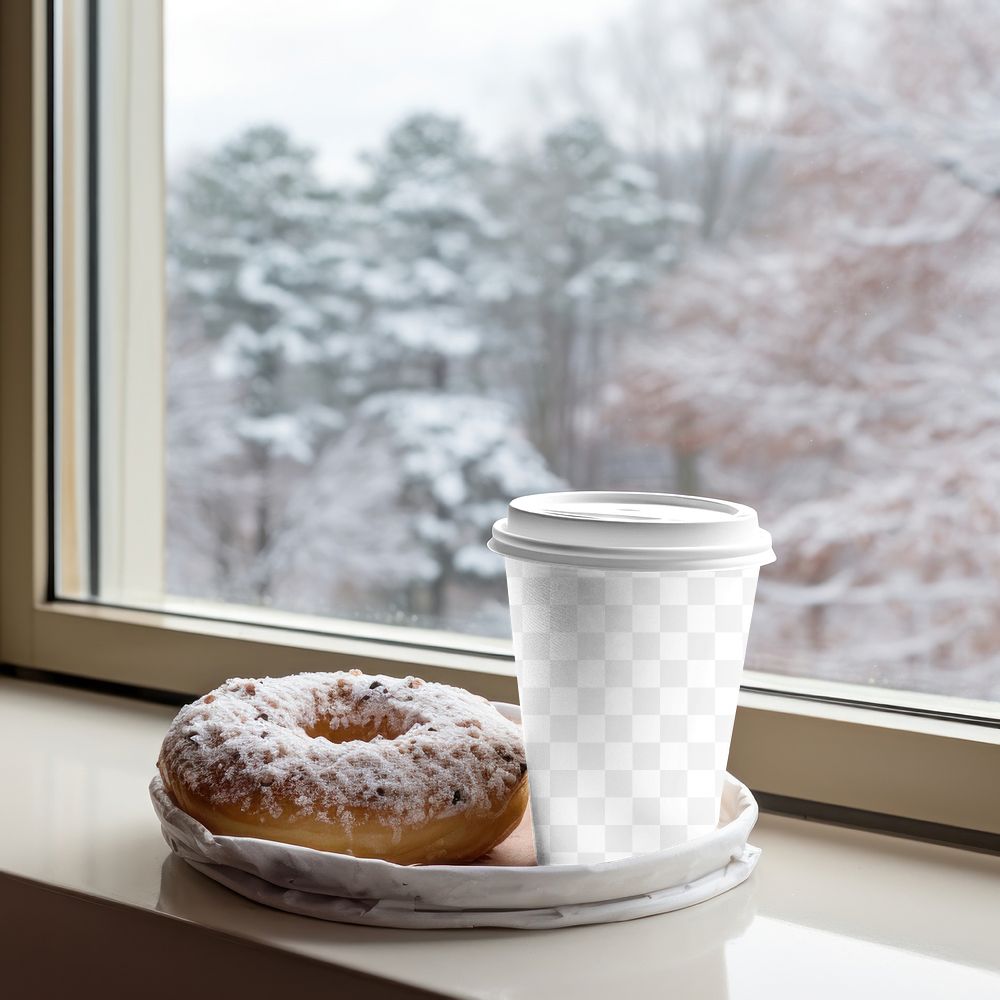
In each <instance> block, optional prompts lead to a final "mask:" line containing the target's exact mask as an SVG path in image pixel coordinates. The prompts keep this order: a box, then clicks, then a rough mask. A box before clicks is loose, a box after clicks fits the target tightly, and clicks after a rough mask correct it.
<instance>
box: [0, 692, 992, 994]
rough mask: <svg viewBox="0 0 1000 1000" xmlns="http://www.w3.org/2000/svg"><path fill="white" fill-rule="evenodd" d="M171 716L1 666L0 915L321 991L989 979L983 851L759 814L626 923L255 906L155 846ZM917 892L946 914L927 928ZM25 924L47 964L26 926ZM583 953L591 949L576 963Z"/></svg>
mask: <svg viewBox="0 0 1000 1000" xmlns="http://www.w3.org/2000/svg"><path fill="white" fill-rule="evenodd" d="M171 715H172V709H171V708H169V707H165V706H158V705H151V704H146V703H142V702H134V701H131V700H127V699H122V698H115V697H111V696H108V695H99V694H93V693H89V692H81V691H73V690H68V689H65V688H60V687H55V686H51V685H42V684H35V683H30V682H25V681H19V680H12V679H9V678H0V762H2V763H0V781H2V783H3V787H4V789H5V799H6V802H7V805H8V807H9V814H10V815H15V816H18V817H19V821H18V823H17V824H15V825H14V826H12V827H11V828H10V829H9V830H8V833H9V834H10V836H8V837H5V838H4V839H3V841H2V842H0V873H3V875H2V876H0V907H2V906H8V905H13V902H12V901H17V900H18V899H25V898H28V896H30V898H31V899H32V900H33V903H32V905H31V907H30V909H31V914H30V915H29V916H31V917H32V919H37V920H38V921H41V920H43V919H44V914H45V913H46V912H48V910H51V911H52V912H56V911H57V910H58V911H59V912H60V913H62V912H63V911H64V910H66V899H65V894H66V893H69V894H71V895H75V896H76V897H77V898H78V899H80V898H82V899H83V900H84V901H89V902H91V903H94V902H102V903H107V902H111V903H114V904H117V906H118V907H126V908H128V911H129V912H131V913H132V914H133V920H132V924H131V927H132V930H131V931H130V935H129V937H130V943H129V947H130V949H131V948H132V947H133V944H134V946H135V947H140V943H138V942H137V941H136V942H133V939H137V937H138V936H139V935H140V934H145V935H146V938H145V942H144V947H145V953H146V954H149V955H151V956H153V957H154V958H155V956H157V955H159V956H160V957H162V949H163V948H164V947H166V944H165V942H167V941H170V940H172V939H173V938H172V936H175V935H176V927H174V926H173V925H171V926H167V924H168V921H167V918H170V917H173V918H176V919H179V920H181V921H185V922H187V924H188V925H189V929H192V930H200V931H202V932H204V933H205V934H208V935H214V936H213V937H212V938H211V940H212V941H216V942H217V941H218V937H217V935H219V934H222V935H225V936H226V938H227V939H228V941H229V942H230V943H232V942H236V943H242V944H244V945H250V946H252V948H253V949H254V952H253V956H254V957H253V962H254V967H255V968H257V967H260V969H261V975H262V976H263V975H265V972H266V969H267V968H268V967H269V965H270V964H271V963H279V962H284V961H285V960H287V959H288V958H289V957H292V958H294V959H295V960H297V961H299V962H302V963H303V975H305V973H306V972H307V971H309V970H308V969H306V968H305V965H306V964H311V963H315V962H320V963H323V966H324V967H325V969H326V973H325V974H326V977H327V978H326V982H327V984H328V986H332V987H336V986H338V985H340V986H345V987H346V986H351V985H353V987H354V988H355V989H356V988H358V982H359V980H358V977H359V976H367V977H374V978H375V979H377V980H378V981H379V982H378V983H377V984H373V985H377V986H378V989H376V990H374V991H373V992H372V994H371V995H378V996H383V995H384V996H394V995H399V996H408V995H414V994H413V993H412V992H410V991H412V990H414V989H416V990H420V989H422V990H426V991H428V992H429V993H430V994H431V995H439V996H451V997H468V998H478V997H483V998H485V997H494V996H497V995H498V994H500V993H502V994H503V995H504V996H509V997H518V998H531V997H548V996H553V995H573V996H579V997H581V998H585V997H588V996H595V997H596V996H607V995H609V994H610V993H611V992H612V991H615V992H625V993H627V994H628V995H630V996H647V995H654V994H658V993H659V992H661V991H662V989H663V984H664V983H669V984H670V987H671V991H672V992H673V993H675V994H676V995H678V996H701V997H706V998H712V997H720V998H721V997H737V996H751V995H752V996H758V995H769V996H775V997H782V996H789V997H792V996H801V995H802V991H803V990H804V989H807V990H808V992H809V993H810V996H813V997H817V998H822V997H827V996H829V997H834V996H837V997H839V996H842V995H843V994H844V993H845V992H847V991H848V990H849V989H856V987H857V984H859V983H865V984H866V989H867V990H868V991H869V992H872V991H878V992H881V991H882V990H883V988H884V989H888V988H889V986H888V984H890V983H891V986H892V990H893V991H895V992H906V991H907V990H910V991H912V992H911V995H914V996H916V995H920V996H935V995H946V994H947V995H961V996H963V997H967V998H970V1000H972V998H975V997H980V996H982V997H986V996H996V995H997V992H998V991H1000V956H998V954H997V951H996V948H995V940H994V935H993V934H992V932H991V928H992V921H993V918H994V917H995V901H996V898H997V896H998V895H1000V857H994V856H990V855H986V854H978V853H973V852H969V851H961V850H958V849H955V848H949V847H941V846H937V845H932V844H926V843H918V842H914V841H908V840H902V839H898V838H890V837H886V836H882V835H878V834H873V833H865V832H860V831H856V830H846V829H841V828H838V827H833V826H826V825H823V824H819V823H809V822H805V821H802V820H797V819H790V818H787V817H781V816H772V815H766V814H765V815H763V816H762V817H761V820H760V823H759V825H758V827H757V829H756V830H755V831H754V835H753V842H754V843H755V844H758V845H759V846H761V847H763V848H764V856H763V859H762V861H761V864H760V866H759V868H758V870H757V872H756V873H755V874H754V875H753V876H752V878H751V879H750V880H749V881H748V882H747V883H746V884H744V885H743V886H740V887H739V888H737V889H735V890H733V891H732V892H730V893H727V894H726V895H725V896H722V897H720V898H718V899H716V900H712V901H710V902H709V903H705V904H702V905H701V906H696V907H693V908H691V909H688V910H684V911H680V912H678V913H673V914H666V915H664V916H660V917H650V918H646V919H644V920H639V921H634V922H631V923H625V924H616V925H606V926H602V927H584V928H576V929H569V930H563V931H560V932H558V933H552V934H546V933H541V932H534V933H533V932H515V931H496V930H482V931H469V932H450V931H449V932H430V931H425V932H419V933H417V934H414V933H413V932H407V931H392V930H373V929H371V928H357V927H349V926H341V925H337V924H327V923H322V922H320V921H315V920H308V919H305V918H300V917H293V916H290V915H288V914H283V913H278V912H276V911H272V910H268V909H265V908H263V907H258V906H255V905H253V904H251V903H248V902H247V901H245V900H243V899H241V898H239V897H237V896H235V895H233V894H231V893H229V892H227V891H226V890H225V889H222V888H221V887H219V886H217V885H215V884H214V883H211V882H210V881H209V880H207V879H204V878H202V877H201V876H199V875H198V874H196V873H195V872H193V871H191V870H190V869H188V868H187V867H186V866H184V865H183V863H181V862H179V861H177V860H176V859H175V858H173V857H171V856H170V855H169V853H168V851H167V848H166V846H165V845H164V843H163V840H162V838H161V836H160V832H159V828H158V826H157V823H156V819H155V817H154V815H153V812H152V808H151V807H150V805H149V800H148V796H147V792H146V786H147V784H148V781H149V778H150V776H151V774H152V771H153V761H154V760H155V758H156V753H157V750H158V748H159V743H160V740H161V738H162V735H163V732H164V730H165V728H166V726H167V723H168V721H169V719H170V718H171ZM53 889H54V890H58V891H57V892H52V891H51V890H53ZM861 899H863V900H864V901H865V905H864V906H863V907H862V906H859V905H858V901H859V900H861ZM926 899H933V900H934V907H935V910H936V912H939V913H945V914H948V919H947V920H927V919H926V906H925V905H924V904H923V903H922V902H921V901H922V900H926ZM19 905H20V904H19ZM70 909H71V910H72V908H70ZM136 911H139V912H136ZM73 912H76V913H77V916H76V917H75V918H74V919H76V920H77V921H78V922H79V925H80V929H81V934H83V933H84V932H85V927H84V923H85V922H86V923H87V925H88V926H100V927H102V928H103V927H104V925H105V924H106V926H107V929H108V930H109V932H112V931H113V929H114V928H115V927H117V926H119V925H120V924H121V920H120V919H119V917H118V916H116V911H115V910H114V908H108V907H106V906H104V907H94V906H90V907H83V908H82V909H81V907H80V906H77V907H76V910H75V911H73ZM18 915H19V914H9V915H8V916H9V917H11V918H13V917H17V916H18ZM20 916H22V918H26V917H25V914H20ZM5 923H6V922H5ZM33 931H37V933H36V939H37V940H39V941H41V942H42V943H43V944H44V947H45V949H46V953H47V955H48V956H49V957H48V959H47V961H48V963H49V964H50V965H51V966H52V967H58V966H59V956H58V955H57V954H56V952H54V951H53V949H54V945H53V942H52V941H51V940H49V939H48V938H47V937H46V933H45V931H44V929H43V928H41V927H39V928H33ZM67 934H71V935H72V936H67ZM67 934H64V935H63V936H62V938H61V941H62V945H61V947H64V948H65V949H67V950H70V949H71V948H72V947H73V941H74V940H75V939H76V936H75V933H73V932H72V930H69V931H67ZM665 935H667V936H668V937H666V938H665ZM28 937H30V935H28ZM188 938H189V939H190V938H191V935H190V934H189V935H188ZM418 939H419V940H418ZM664 940H669V941H671V943H672V947H670V948H664V947H663V942H664ZM189 943H190V942H189ZM120 944H121V942H119V941H118V940H117V939H114V940H112V941H111V947H113V948H114V949H115V950H117V949H118V947H120ZM417 945H419V947H417ZM587 954H595V955H598V954H599V955H600V956H602V957H601V958H600V961H599V962H597V961H595V962H588V961H586V960H585V959H584V960H581V956H586V955H587ZM20 958H21V961H22V962H23V963H27V962H28V961H29V958H28V957H25V956H21V957H20ZM53 959H55V960H54V961H53ZM108 964H110V961H109V963H108ZM133 964H134V963H133ZM283 967H287V966H283ZM15 969H16V967H15ZM103 975H104V977H105V981H106V977H107V965H105V967H104V972H103ZM15 981H16V980H15ZM878 984H882V986H878ZM876 987H877V989H876Z"/></svg>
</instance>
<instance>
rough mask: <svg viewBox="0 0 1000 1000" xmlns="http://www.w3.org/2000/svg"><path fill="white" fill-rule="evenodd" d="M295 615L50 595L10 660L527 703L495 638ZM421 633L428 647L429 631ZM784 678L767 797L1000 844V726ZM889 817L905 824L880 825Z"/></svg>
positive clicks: (742, 764)
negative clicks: (361, 675) (395, 683)
mask: <svg viewBox="0 0 1000 1000" xmlns="http://www.w3.org/2000/svg"><path fill="white" fill-rule="evenodd" d="M281 617H282V616H277V615H272V621H273V624H256V623H249V622H240V621H222V620H215V619H213V618H211V617H209V616H208V615H206V614H203V615H194V614H192V613H188V614H178V613H176V612H174V611H170V612H166V611H151V610H130V609H125V608H118V607H113V606H105V605H94V604H84V603H73V602H54V603H40V604H38V605H36V606H35V608H34V611H33V614H32V615H31V616H30V635H29V636H27V637H26V638H27V641H26V643H23V644H22V645H23V646H24V648H25V649H26V653H25V655H24V656H23V657H19V656H17V655H10V654H8V655H7V656H6V660H7V661H8V662H10V663H13V664H15V665H17V666H23V667H35V668H39V669H41V670H46V671H53V672H56V673H62V674H67V675H71V676H76V677H85V678H96V679H99V680H103V681H109V682H112V683H117V684H124V685H129V686H133V687H143V688H150V689H155V690H159V691H169V692H175V693H180V694H184V695H191V694H200V693H201V692H204V691H207V690H210V689H211V688H213V687H215V686H217V685H218V684H221V683H222V682H223V681H224V680H225V679H226V678H228V677H238V676H242V677H254V676H264V675H268V674H289V673H296V672H300V671H311V670H346V669H350V668H353V667H359V668H361V669H362V670H364V671H366V672H367V673H387V674H391V675H396V676H405V675H406V674H410V673H414V674H419V675H420V676H422V677H424V678H425V679H427V680H433V681H441V682H444V683H449V684H456V685H459V686H461V687H464V688H467V689H469V690H471V691H474V692H476V693H477V694H480V695H483V696H484V697H487V698H490V699H492V700H494V701H507V702H514V701H517V683H516V679H515V676H514V667H513V663H512V662H511V660H510V659H509V658H507V657H506V656H505V655H504V651H503V644H502V643H500V642H497V641H492V640H484V641H483V644H481V646H480V648H479V649H477V650H475V651H472V652H469V651H462V650H458V649H455V648H450V649H449V648H446V647H445V646H444V645H443V644H438V645H436V646H435V645H431V646H427V645H418V644H416V642H412V643H411V642H408V641H403V638H401V637H400V632H399V631H397V630H395V629H391V628H384V629H383V630H384V631H385V632H386V637H387V638H388V636H389V634H390V633H391V635H392V641H379V640H378V639H371V638H363V637H362V636H361V635H360V634H353V635H352V634H340V635H333V634H329V633H326V632H323V631H320V629H319V627H316V628H294V629H289V628H288V627H279V626H278V624H277V622H278V620H280V618H281ZM285 617H286V618H287V616H285ZM319 621H320V620H316V622H317V626H318V623H319ZM19 624H22V625H23V622H21V623H19ZM286 624H287V623H286V622H283V623H282V625H283V626H286ZM327 624H328V623H327ZM349 624H350V623H345V627H346V626H347V625H349ZM353 627H354V629H355V631H356V632H358V633H360V631H361V630H360V629H359V628H358V626H357V625H354V626H353ZM410 632H411V634H412V635H413V637H414V638H416V637H419V638H421V639H424V640H425V641H426V636H427V635H428V633H417V630H410ZM403 637H406V638H408V637H409V636H407V633H406V630H403ZM452 639H453V637H452ZM772 681H776V682H777V683H780V684H784V686H785V687H786V688H789V687H790V682H789V679H787V678H771V677H765V675H749V676H748V677H747V682H748V685H749V687H748V688H747V689H745V690H744V691H743V692H742V693H741V695H740V707H739V710H738V712H737V716H736V725H735V729H734V732H733V744H732V751H731V754H730V770H732V771H733V773H735V774H737V775H738V776H739V777H740V778H741V779H742V780H744V781H745V782H746V783H747V784H749V785H750V787H751V788H753V789H754V791H756V792H761V793H766V794H767V795H770V796H772V797H780V798H781V799H782V800H785V801H787V800H789V799H793V800H797V803H798V804H797V806H796V811H797V812H800V813H802V814H805V815H824V814H823V813H821V812H817V811H816V810H815V808H814V807H815V805H816V804H817V803H818V804H821V805H822V806H823V807H825V808H833V809H834V810H841V811H844V810H846V811H848V813H850V815H852V816H855V817H857V816H858V815H859V811H860V812H861V813H864V814H866V816H865V818H864V820H863V821H860V822H861V825H866V826H872V825H875V826H876V827H877V828H878V827H881V828H885V829H894V830H898V829H901V827H900V826H899V823H900V821H905V823H908V824H910V825H909V826H906V825H904V826H903V827H902V829H904V830H905V832H908V833H911V834H913V835H916V836H924V837H927V838H931V839H939V840H946V841H949V842H954V843H961V844H967V845H973V846H979V847H988V848H990V849H993V850H997V849H1000V799H997V798H996V797H990V796H985V795H983V794H982V792H981V789H982V781H977V780H972V779H971V778H970V777H969V776H973V775H990V774H996V773H997V772H998V771H1000V728H997V727H996V726H993V725H973V724H971V723H968V722H963V721H960V718H958V717H956V718H938V717H933V716H930V715H926V714H925V715H914V714H906V712H903V711H885V710H879V709H877V708H874V707H863V706H859V705H855V704H851V703H849V702H847V701H846V700H845V701H842V702H840V703H837V702H828V701H823V700H820V696H821V695H823V694H827V695H828V694H830V693H831V689H833V688H835V687H838V688H839V686H838V685H833V684H830V683H823V682H806V687H807V688H808V689H809V690H808V691H807V692H806V694H807V697H802V696H801V695H797V694H795V693H791V692H787V691H786V692H785V693H781V692H777V693H765V692H762V691H761V690H759V688H760V687H761V686H762V684H763V683H768V684H770V683H771V682H772ZM821 688H822V689H823V690H821ZM861 693H869V694H870V692H865V691H862V692H861ZM915 708H917V709H919V706H915ZM991 708H992V709H993V710H995V706H991ZM956 776H958V778H957V779H956ZM877 814H883V815H884V816H885V817H887V820H888V821H891V822H886V823H879V822H878V817H877ZM825 815H826V817H827V818H836V816H835V815H834V816H831V815H830V813H829V812H827V813H825ZM844 815H845V816H846V815H847V814H846V813H845V814H844ZM854 822H859V821H858V820H857V819H855V820H854ZM929 825H930V826H929Z"/></svg>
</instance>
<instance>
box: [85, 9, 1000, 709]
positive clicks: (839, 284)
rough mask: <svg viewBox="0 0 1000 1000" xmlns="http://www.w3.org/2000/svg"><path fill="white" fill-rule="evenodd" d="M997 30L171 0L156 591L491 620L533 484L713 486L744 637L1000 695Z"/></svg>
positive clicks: (982, 17)
mask: <svg viewBox="0 0 1000 1000" xmlns="http://www.w3.org/2000/svg"><path fill="white" fill-rule="evenodd" d="M998 39H1000V12H998V10H997V7H996V5H995V4H988V3H977V2H968V0H961V2H959V0H952V2H930V0H907V2H903V0H879V2H873V3H863V4H862V3H857V2H853V0H842V2H831V3H826V4H787V3H768V2H764V0H742V2H741V0H715V2H711V3H705V2H696V0H691V2H686V0H663V2H654V0H646V2H640V3H632V2H630V0H573V2H568V0H567V2H550V3H544V4H539V3H536V2H521V0H509V2H507V3H504V4H491V5H482V4H468V3H458V2H455V0H451V2H448V0H423V2H422V3H419V4H414V3H407V2H403V0H370V2H367V3H364V4H319V3H315V2H310V0H283V2H282V3H281V4H280V5H278V6H275V5H274V4H273V3H269V2H263V0H252V2H251V0H241V2H239V3H236V2H222V0H215V2H213V3H211V4H203V3H193V2H187V0H166V2H165V4H164V18H163V33H162V41H163V46H164V47H163V52H164V89H163V94H164V103H163V108H162V126H163V130H164V132H163V134H164V135H165V137H166V138H165V147H164V150H163V155H164V162H165V164H166V180H165V203H166V235H165V254H164V258H165V259H164V261H163V268H164V269H165V273H166V317H167V321H166V327H165V337H164V350H165V356H166V369H165V387H166V388H165V395H166V398H165V401H164V402H163V403H162V405H163V407H164V408H165V428H164V440H165V442H166V447H165V453H164V455H163V461H162V463H161V465H162V468H163V469H164V470H165V472H164V473H163V476H164V478H163V496H164V497H165V503H164V515H163V519H164V523H165V542H163V544H162V548H163V552H164V563H163V566H162V567H161V568H160V570H159V572H161V574H162V579H163V581H164V589H165V591H166V592H167V593H169V594H172V595H185V596H189V597H197V598H207V599H213V600H221V601H227V602H237V603H241V604H250V605H267V606H271V607H274V608H279V609H284V610H290V611H300V612H307V613H313V614H322V615H330V616H334V617H340V618H355V619H360V620H375V621H380V622H386V623H396V624H407V625H418V626H427V627H432V628H440V629H445V630H448V631H452V632H465V633H473V634H480V635H495V636H503V635H506V634H508V622H507V611H506V600H505V586H504V580H503V567H502V563H501V561H500V559H499V558H497V557H495V556H493V555H492V554H490V553H489V552H488V551H487V550H486V549H485V540H486V538H487V537H488V535H489V529H490V526H491V524H492V522H493V520H494V519H496V518H497V517H499V516H502V514H503V511H504V507H505V503H506V501H507V500H508V499H509V498H510V497H512V496H514V495H517V494H520V493H526V492H536V491H543V490H549V489H553V488H560V487H571V488H592V489H602V488H614V489H637V490H663V491H668V492H679V493H694V494H701V495H707V496H722V497H729V498H733V499H737V500H740V501H743V502H746V503H749V504H752V505H753V506H755V507H757V508H758V510H759V512H760V515H761V520H762V523H763V524H764V525H765V526H767V527H768V528H769V529H771V530H772V532H773V535H774V545H775V550H776V551H777V553H778V562H777V563H776V564H775V565H774V566H772V567H768V568H767V569H766V570H765V572H764V573H763V575H762V581H761V586H760V591H759V599H758V610H757V613H756V616H755V623H754V630H753V637H752V640H751V647H752V648H751V653H750V662H751V665H752V666H755V667H757V668H758V669H764V670H769V671H775V672H779V673H791V674H800V675H805V676H813V677H827V678H834V679H838V680H845V681H854V682H860V683H865V684H872V685H875V686H887V687H895V688H903V689H910V690H917V691H930V692H940V693H946V694H953V695H964V696H968V697H977V698H997V697H998V696H1000V587H998V586H997V583H996V580H997V579H998V577H1000V548H998V546H997V541H996V540H997V538H998V537H1000V477H998V470H1000V381H998V378H1000V376H998V375H997V371H998V370H1000V341H998V340H997V338H996V336H995V335H994V331H995V328H996V325H997V321H998V319H1000V291H998V287H997V280H996V276H997V274H998V273H1000V239H998V237H1000V200H998V195H997V192H998V190H1000V160H998V157H997V154H996V149H997V141H996V140H997V135H996V121H995V120H996V113H997V96H996V95H997V94H998V93H1000V75H998V74H1000V45H998V42H997V40H998ZM108 51H109V53H111V52H113V51H114V50H113V47H112V46H110V45H109V48H108ZM109 58H110V55H109ZM102 65H103V64H102ZM109 72H110V71H109ZM135 127H136V128H138V127H139V126H138V125H136V126H135ZM127 131H128V130H126V132H127ZM122 141H123V142H126V143H127V142H128V141H130V140H129V138H128V135H126V136H125V138H124V139H123V140H122ZM131 141H133V142H135V141H136V140H134V138H133V139H132V140H131ZM136 197H139V196H138V195H137V196H136ZM136 322H137V321H136ZM126 325H127V324H126ZM136 335H137V333H136V328H135V326H134V325H133V326H131V327H129V334H128V336H130V337H135V336H136ZM143 398H148V397H146V396H144V397H143ZM136 405H140V403H137V404H136ZM124 506H125V507H126V508H127V507H128V504H127V503H125V504H124ZM134 534H135V537H137V538H138V537H147V535H144V534H143V532H141V531H139V530H138V529H136V530H135V532H134ZM147 534H148V533H147ZM127 549H128V546H127V545H123V546H122V551H123V552H127ZM151 565H152V564H151ZM154 570H155V566H154ZM128 589H129V588H128V586H127V585H125V591H128Z"/></svg>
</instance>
